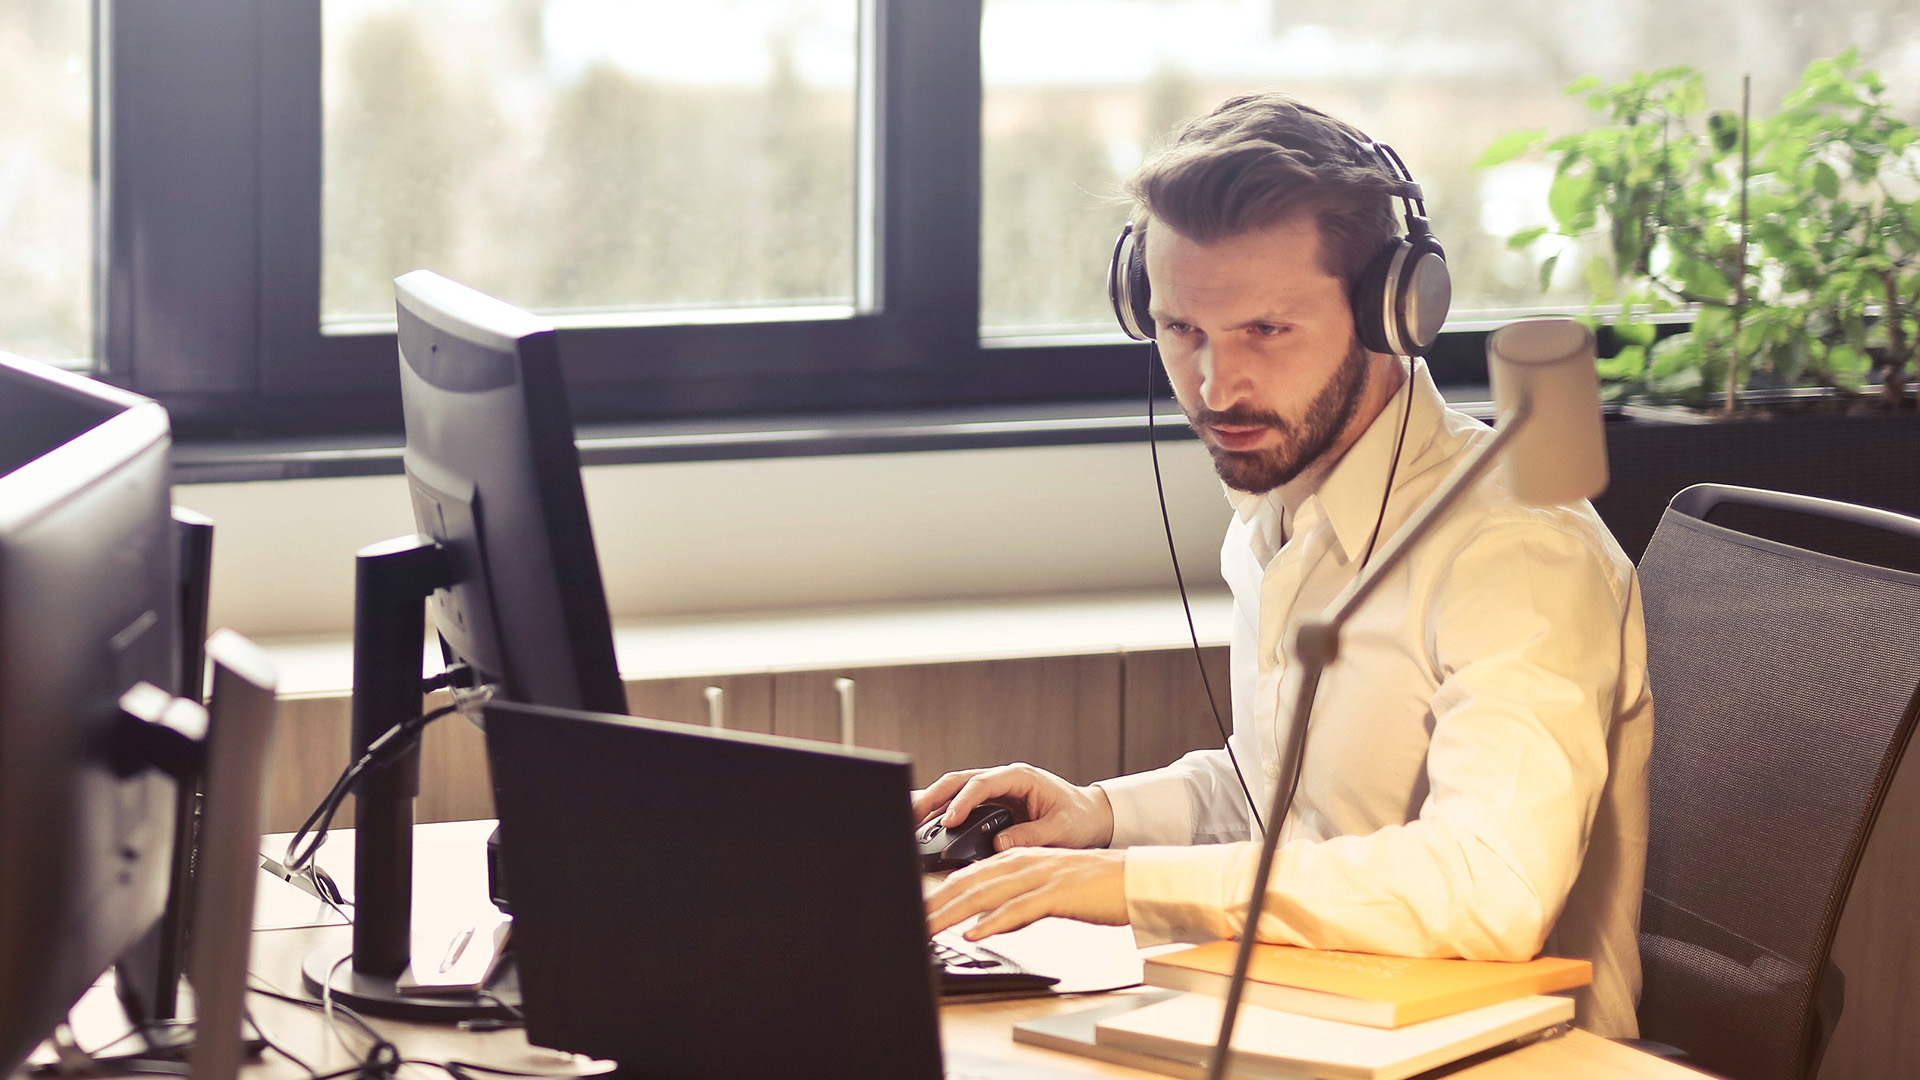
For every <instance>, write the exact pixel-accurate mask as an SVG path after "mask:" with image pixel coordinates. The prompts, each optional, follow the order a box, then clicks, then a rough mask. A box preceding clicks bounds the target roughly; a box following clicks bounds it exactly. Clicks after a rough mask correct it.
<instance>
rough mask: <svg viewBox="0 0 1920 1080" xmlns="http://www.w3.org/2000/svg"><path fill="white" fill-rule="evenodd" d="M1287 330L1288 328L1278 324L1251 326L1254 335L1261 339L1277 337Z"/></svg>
mask: <svg viewBox="0 0 1920 1080" xmlns="http://www.w3.org/2000/svg"><path fill="white" fill-rule="evenodd" d="M1288 329H1289V328H1288V327H1286V326H1282V325H1281V324H1279V323H1255V324H1254V326H1253V331H1254V333H1256V334H1259V335H1260V336H1261V337H1279V336H1280V335H1281V334H1284V333H1286V332H1287V330H1288Z"/></svg>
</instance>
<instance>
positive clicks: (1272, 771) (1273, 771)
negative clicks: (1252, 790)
mask: <svg viewBox="0 0 1920 1080" xmlns="http://www.w3.org/2000/svg"><path fill="white" fill-rule="evenodd" d="M1266 772H1267V779H1269V780H1278V779H1280V763H1279V762H1277V761H1269V762H1267V770H1266Z"/></svg>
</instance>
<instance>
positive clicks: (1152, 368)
mask: <svg viewBox="0 0 1920 1080" xmlns="http://www.w3.org/2000/svg"><path fill="white" fill-rule="evenodd" d="M1159 370H1160V343H1159V342H1157V341H1149V342H1148V343H1147V453H1148V454H1149V455H1150V456H1151V457H1152V458H1153V491H1154V494H1155V495H1157V496H1159V499H1160V525H1161V527H1162V528H1164V529H1165V530H1166V533H1167V557H1168V558H1169V559H1171V560H1172V561H1173V582H1174V584H1175V585H1178V586H1179V587H1180V610H1181V611H1183V612H1185V613H1186V616H1187V636H1188V638H1189V639H1191V640H1192V642H1193V662H1194V666H1196V667H1198V668H1199V669H1200V685H1201V686H1203V687H1205V688H1206V691H1207V708H1208V709H1210V710H1212V712H1213V726H1214V727H1216V728H1219V729H1220V740H1221V745H1222V746H1223V747H1225V749H1226V751H1227V761H1228V763H1229V764H1231V765H1232V766H1233V778H1234V779H1235V780H1238V781H1240V794H1242V795H1244V796H1246V799H1247V812H1248V813H1250V814H1252V815H1253V823H1254V825H1255V826H1256V827H1257V828H1258V830H1259V831H1260V833H1261V834H1263V835H1264V834H1265V833H1266V831H1267V824H1266V822H1264V821H1262V820H1261V819H1260V808H1259V806H1257V805H1256V804H1255V803H1254V801H1253V791H1252V790H1251V789H1249V788H1248V787H1247V777H1246V774H1245V773H1242V772H1241V771H1240V759H1239V758H1238V757H1235V756H1234V753H1233V737H1232V736H1231V735H1229V734H1227V722H1226V721H1225V720H1223V719H1221V718H1220V704H1219V702H1217V701H1216V700H1215V699H1214V696H1213V680H1211V679H1209V678H1207V663H1206V658H1205V656H1204V654H1203V653H1202V652H1201V651H1200V632H1199V631H1198V630H1196V629H1194V626H1193V605H1192V604H1191V603H1189V602H1188V600H1187V582H1186V579H1185V578H1184V577H1182V576H1181V574H1180V552H1179V550H1178V548H1176V547H1175V546H1174V543H1173V519H1172V517H1171V516H1169V515H1168V513H1167V489H1166V485H1165V484H1163V483H1162V482H1161V480H1160V446H1159V444H1158V443H1157V442H1156V441H1155V439H1154V422H1153V391H1154V382H1155V376H1156V375H1157V374H1158V373H1159Z"/></svg>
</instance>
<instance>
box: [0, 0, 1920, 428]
mask: <svg viewBox="0 0 1920 1080" xmlns="http://www.w3.org/2000/svg"><path fill="white" fill-rule="evenodd" d="M83 6H84V5H83V4H81V3H80V0H66V3H65V5H64V7H63V6H62V5H61V4H59V3H56V2H55V0H38V2H36V3H32V4H25V5H21V4H15V5H11V6H9V8H8V12H9V13H8V14H6V15H4V16H0V23H4V24H5V26H7V27H8V28H9V29H8V30H7V31H6V32H7V33H9V34H14V35H15V37H13V38H8V39H7V40H8V41H13V40H17V39H18V34H19V33H20V31H18V30H17V29H14V28H15V27H18V26H25V27H30V28H37V29H34V30H33V31H32V33H39V34H41V35H42V36H41V37H37V38H32V40H34V41H42V40H44V41H48V42H54V41H57V40H68V39H64V38H59V36H58V35H57V34H55V35H54V36H51V37H48V36H46V34H47V33H50V31H45V29H44V27H45V25H52V23H48V22H47V20H49V19H52V18H53V16H51V15H48V14H47V13H48V12H51V11H54V10H56V9H59V10H65V9H66V8H73V9H75V10H78V9H79V8H81V7H83ZM16 9H17V10H16ZM110 10H111V12H112V19H111V23H110V25H109V26H108V27H107V28H106V31H105V35H104V40H103V53H102V55H103V72H102V74H103V76H104V79H105V82H104V86H105V92H104V97H103V104H104V108H103V110H102V113H101V115H102V117H103V119H104V120H105V122H106V128H105V130H104V131H103V132H102V135H103V138H104V140H105V144H106V146H107V153H106V154H105V156H104V160H105V161H106V162H107V163H108V168H107V171H106V174H105V175H104V177H103V181H104V184H105V187H106V190H107V196H108V197H107V199H106V202H105V217H104V219H103V220H104V221H105V222H106V230H105V236H104V244H103V245H102V250H103V251H104V259H105V262H104V273H103V274H102V278H101V280H102V281H103V282H104V290H103V298H102V305H101V311H102V312H103V316H104V317H103V320H102V322H101V325H100V326H99V327H98V328H97V329H96V330H95V331H93V333H95V334H97V336H98V337H99V338H100V339H101V340H102V341H103V342H104V350H103V352H102V355H101V357H100V360H99V363H100V365H101V369H102V371H103V372H104V373H105V374H106V375H108V376H109V377H111V378H114V379H117V380H119V381H121V382H124V383H126V384H128V385H131V386H133V387H134V388H136V389H139V390H141V391H142V392H145V393H148V394H151V395H154V396H156V397H159V398H160V399H161V400H162V401H164V402H165V403H167V404H168V405H169V407H170V408H171V409H172V410H173V413H174V416H175V419H176V424H177V426H179V427H180V428H181V429H182V430H184V431H186V432H188V433H189V434H194V433H199V432H206V433H219V434H258V435H271V434H299V433H303V432H318V433H328V434H338V433H342V432H352V431H381V432H390V431H394V430H397V428H398V415H399V410H398V401H397V388H396V383H397V380H396V378H395V373H394V366H395V364H394V348H393V339H392V334H391V330H390V328H389V327H388V326H387V325H386V320H387V319H388V318H390V316H389V315H388V311H389V308H390V304H389V301H388V299H387V291H386V290H387V286H386V285H385V284H383V282H385V281H386V280H389V279H390V278H391V276H392V275H393V274H395V273H398V272H400V271H402V270H406V269H411V268H412V267H413V266H415V265H419V264H426V265H432V266H435V267H436V268H437V269H442V270H443V271H445V272H447V273H449V274H451V275H452V276H455V277H457V278H461V279H463V280H466V281H469V282H471V283H472V284H475V285H477V286H479V287H481V288H484V289H488V290H490V291H493V292H496V293H498V294H500V295H502V296H504V297H505V298H507V299H509V300H512V301H514V302H517V303H520V304H523V305H526V306H531V307H534V308H536V309H541V310H545V311H550V312H553V313H556V316H557V318H558V320H559V322H560V325H561V326H562V331H561V335H562V340H561V345H562V350H563V353H564V355H565V357H566V363H567V367H568V381H569V388H570V395H571V397H572V398H573V403H574V409H575V413H576V416H577V417H578V418H579V419H580V420H581V421H582V422H584V423H593V422H595V421H633V420H647V419H671V420H676V421H687V422H695V423H711V422H713V421H714V418H719V417H739V416H750V415H762V416H764V415H771V414H822V413H837V414H849V413H871V412H877V411H882V410H916V409H949V408H954V407H967V406H1010V407H1017V408H1019V409H1023V410H1032V409H1034V408H1037V407H1041V406H1048V407H1052V406H1053V405H1058V404H1060V403H1076V404H1078V405H1085V404H1087V403H1099V402H1121V403H1128V402H1131V401H1133V400H1135V399H1137V397H1138V395H1139V394H1140V393H1141V392H1142V390H1143V389H1144V385H1143V384H1144V368H1145V362H1146V358H1145V356H1144V352H1143V350H1141V349H1140V348H1138V347H1137V346H1133V345H1129V344H1127V343H1125V342H1124V341H1123V340H1122V339H1121V338H1120V336H1119V334H1118V332H1117V331H1116V330H1115V329H1114V328H1112V327H1111V326H1110V325H1109V322H1110V320H1109V316H1108V312H1107V309H1106V299H1105V296H1104V290H1103V281H1102V276H1103V274H1104V272H1105V269H1106V262H1107V259H1108V255H1109V253H1110V251H1111V241H1112V237H1113V235H1114V232H1115V231H1116V229H1117V226H1118V225H1119V223H1120V222H1121V220H1122V219H1123V218H1124V215H1125V210H1124V208H1123V207H1121V206H1120V205H1118V204H1117V202H1116V201H1115V200H1114V196H1115V195H1116V191H1115V188H1116V187H1117V184H1118V181H1119V178H1120V177H1122V176H1124V175H1125V174H1126V172H1127V171H1128V170H1130V169H1131V168H1132V167H1133V165H1134V164H1135V163H1137V162H1138V161H1139V160H1140V157H1141V155H1143V154H1144V153H1145V152H1147V150H1149V149H1150V148H1151V147H1152V145H1153V144H1154V143H1155V142H1156V141H1157V140H1158V139H1160V138H1161V137H1163V135H1164V133H1165V131H1166V130H1167V129H1168V128H1169V127H1170V126H1171V125H1172V124H1173V122H1174V121H1176V120H1177V119H1179V118H1181V117H1184V116H1187V115H1191V114H1193V113H1195V112H1198V111H1201V110H1204V109H1206V108H1208V107H1209V106H1211V105H1212V104H1214V103H1215V102H1217V101H1218V100H1220V99H1221V98H1222V97H1224V96H1226V95H1227V94H1229V93H1233V92H1236V91H1239V90H1244V89H1251V88H1256V87H1273V88H1278V89H1283V90H1288V91H1290V92H1293V93H1295V94H1297V95H1298V96H1300V97H1301V98H1303V99H1306V100H1309V101H1312V102H1314V103H1316V104H1320V105H1323V106H1325V107H1327V108H1328V109H1329V110H1331V111H1333V112H1335V113H1337V114H1339V115H1342V116H1344V117H1346V118H1348V119H1350V120H1352V121H1354V122H1355V123H1357V124H1358V125H1360V126H1361V127H1363V128H1365V129H1366V130H1368V131H1369V132H1371V133H1373V134H1374V135H1376V136H1377V137H1378V138H1380V139H1382V140H1383V141H1386V142H1389V143H1392V144H1394V145H1395V146H1396V147H1397V148H1398V149H1399V150H1401V152H1402V153H1403V154H1404V155H1405V156H1406V157H1407V158H1408V160H1409V162H1410V164H1411V165H1412V168H1413V172H1414V174H1415V177H1416V178H1417V179H1418V180H1419V181H1420V182H1421V183H1422V184H1423V186H1424V187H1425V189H1426V192H1427V196H1428V203H1429V207H1430V210H1431V211H1432V216H1433V218H1434V220H1435V224H1436V229H1437V231H1438V232H1439V234H1440V235H1441V237H1442V238H1443V240H1444V242H1445V243H1446V245H1447V248H1448V251H1449V255H1450V257H1451V260H1452V262H1453V266H1454V269H1455V273H1456V278H1457V281H1458V285H1457V302H1456V308H1457V309H1459V310H1460V311H1461V312H1462V313H1463V314H1465V315H1467V316H1468V317H1470V316H1471V313H1472V312H1473V311H1475V310H1483V311H1484V310H1498V309H1511V308H1514V307H1522V308H1540V307H1549V306H1550V307H1557V308H1560V309H1563V310H1564V309H1565V308H1568V307H1578V306H1582V305H1583V303H1584V302H1583V301H1582V300H1581V298H1580V295H1579V293H1578V291H1577V290H1578V282H1576V281H1564V280H1559V279H1556V280H1555V282H1554V291H1553V292H1552V293H1550V294H1549V295H1548V296H1547V297H1546V298H1544V299H1543V298H1541V297H1540V294H1539V292H1538V290H1537V286H1536V284H1535V282H1534V280H1533V272H1532V267H1533V260H1530V259H1528V258H1527V257H1526V256H1525V255H1524V254H1522V253H1514V252H1509V251H1507V250H1506V249H1505V245H1504V243H1503V242H1502V240H1503V237H1504V236H1505V235H1506V234H1507V233H1509V232H1511V231H1512V230H1513V229H1515V228H1516V227H1520V226H1523V225H1525V224H1526V223H1528V222H1530V221H1535V220H1539V219H1540V218H1541V217H1542V216H1543V215H1544V213H1545V211H1544V207H1543V200H1544V193H1545V188H1546V184H1547V180H1548V179H1549V178H1548V177H1547V176H1546V175H1545V174H1544V172H1543V169H1542V167H1541V166H1540V165H1538V164H1537V163H1529V162H1526V161H1520V162H1514V163H1510V164H1509V165H1507V166H1503V167H1501V168H1499V169H1493V170H1482V171H1474V170H1472V169H1471V168H1470V166H1471V165H1472V163H1473V161H1474V160H1475V159H1476V158H1477V157H1478V156H1479V154H1480V152H1481V151H1482V150H1483V149H1484V148H1485V147H1486V145H1487V144H1488V143H1489V142H1490V141H1491V140H1492V138H1493V136H1494V135H1495V134H1497V133H1500V132H1504V131H1508V130H1512V129H1514V128H1519V127H1525V126H1546V127H1548V128H1551V129H1554V130H1570V129H1571V128H1573V127H1574V126H1576V125H1578V124H1581V123H1584V122H1586V121H1587V119H1588V117H1587V115H1586V113H1585V111H1584V108H1583V104H1582V102H1580V101H1579V100H1577V99H1573V98H1568V97H1567V96H1565V95H1564V94H1562V93H1561V87H1563V86H1564V85H1565V84H1566V83H1568V82H1571V81H1572V80H1573V79H1574V78H1576V77H1578V76H1581V75H1585V74H1589V73H1591V74H1598V75H1600V76H1601V77H1603V78H1609V79H1617V78H1621V77H1623V76H1625V75H1626V74H1628V73H1629V72H1632V71H1637V70H1644V69H1647V68H1651V67H1655V66H1660V65H1666V64H1679V63H1688V64H1694V65H1697V66H1701V67H1703V68H1706V69H1707V70H1708V71H1709V73H1710V93H1711V94H1713V95H1716V97H1717V100H1719V101H1731V100H1732V99H1731V95H1732V93H1733V90H1732V88H1733V87H1735V86H1737V85H1738V81H1739V77H1740V75H1741V74H1742V73H1745V72H1749V71H1750V72H1751V73H1752V74H1753V76H1754V80H1755V100H1756V103H1764V102H1766V101H1768V100H1769V96H1770V95H1771V96H1772V97H1774V98H1777V96H1778V94H1779V93H1780V92H1781V90H1782V89H1784V88H1785V87H1786V86H1787V85H1789V84H1790V83H1791V82H1792V81H1793V79H1794V78H1795V77H1796V76H1797V74H1798V72H1799V71H1800V70H1801V69H1802V68H1803V67H1804V66H1805V64H1806V62H1807V61H1808V60H1809V59H1811V58H1814V57H1817V56H1826V55H1831V54H1833V53H1835V52H1838V51H1839V50H1840V49H1842V48H1844V47H1847V46H1849V45H1853V46H1858V47H1860V48H1861V50H1862V54H1863V57H1864V60H1865V62H1866V63H1867V65H1869V66H1872V67H1876V68H1877V69H1879V70H1880V71H1881V72H1882V73H1883V74H1884V75H1886V76H1887V78H1888V80H1889V81H1890V82H1891V83H1892V84H1893V86H1894V87H1895V88H1896V96H1897V97H1899V98H1900V100H1902V101H1904V102H1905V103H1906V105H1907V107H1908V108H1910V109H1913V108H1920V59H1917V58H1920V12H1916V11H1915V10H1913V9H1912V5H1911V3H1909V2H1906V0H1817V2H1812V3H1804V4H1793V5H1780V4H1768V5H1755V4H1751V3H1746V2H1743V0H1687V2H1682V3H1669V4H1655V3H1652V2H1651V0H1605V2H1602V0H1548V2H1545V3H1533V4H1525V3H1516V2H1514V0H1427V2H1426V3H1422V4H1417V5H1407V4H1402V3H1394V2H1388V0H714V2H712V3H699V4H688V3H684V2H682V3H670V2H666V0H646V2H641V0H324V2H323V0H304V2H299V3H269V2H267V0H225V2H221V3H215V2H212V0H180V2H170V3H163V4H118V5H111V6H110ZM54 21H55V22H57V21H58V20H54ZM43 24H44V25H43ZM63 25H64V24H63ZM77 32H78V31H75V33H77ZM62 33H66V31H62ZM29 37H31V34H30V35H29ZM52 48H53V52H52V53H50V54H48V55H54V56H72V55H84V54H83V53H76V52H75V49H74V47H73V46H70V45H56V46H52ZM61 49H65V50H66V52H60V50H61ZM46 63H52V64H53V65H54V66H55V67H60V65H62V64H65V63H66V61H65V60H53V61H46ZM83 66H84V65H83ZM66 70H67V69H66V68H64V67H61V68H60V71H61V72H64V71H66ZM36 71H38V72H39V74H37V75H36V76H34V81H35V84H36V85H40V84H41V83H44V82H45V81H46V80H47V79H49V78H52V79H55V81H56V82H57V81H58V78H60V77H64V76H62V75H60V74H59V73H58V72H56V73H54V74H48V72H50V71H52V69H51V68H46V67H42V68H38V69H36ZM15 77H19V78H25V76H20V75H19V74H18V73H17V72H16V71H14V70H11V69H9V70H8V71H7V73H6V74H5V75H0V78H15ZM81 81H83V82H84V75H83V76H82V80H81ZM61 85H65V84H61ZM75 100H79V99H78V98H76V99H75ZM68 111H69V112H71V111H72V110H71V108H69V109H68ZM7 122H8V123H20V122H22V121H21V120H20V118H18V117H16V118H15V119H12V120H9V121H7ZM36 122H37V121H36ZM34 138H39V136H34ZM36 145H38V144H36ZM9 160H11V159H9ZM10 167H11V166H10ZM13 175H14V173H11V172H4V171H0V181H3V180H5V179H6V178H7V177H11V176H13ZM12 190H13V189H11V188H8V187H6V186H5V183H0V207H5V206H8V205H10V204H7V203H5V202H4V200H5V199H7V198H9V197H11V196H10V195H9V193H10V192H11V191H12ZM15 220H19V219H17V218H14V219H8V221H9V222H11V221H15ZM5 227H13V225H11V224H9V225H7V226H5ZM36 228H38V226H37V225H36ZM45 231H47V232H48V233H52V232H55V231H58V232H59V235H60V236H61V237H62V238H65V239H66V240H71V238H72V237H73V236H76V235H78V236H84V235H85V232H84V229H66V230H53V229H47V230H45ZM36 258H37V256H36ZM1578 262H1579V260H1577V259H1562V260H1561V264H1562V265H1564V266H1568V267H1573V266H1575V265H1577V264H1578ZM9 272H10V273H13V272H18V271H17V270H16V269H10V270H9ZM62 273H66V274H68V275H69V276H71V275H72V274H73V273H75V271H72V270H67V271H62ZM79 273H80V275H81V277H82V278H85V276H86V271H85V270H84V269H82V270H81V271H79ZM56 292H57V296H58V298H59V303H51V304H43V305H34V306H33V307H32V309H31V310H30V311H29V309H28V308H27V307H26V306H24V305H23V306H21V308H20V310H21V311H28V315H26V316H17V315H12V314H4V313H0V319H4V320H7V322H6V325H7V326H12V325H14V320H16V319H18V318H26V317H31V318H38V319H43V320H52V321H54V322H58V321H59V320H61V319H64V320H65V323H64V324H63V325H66V326H67V327H68V329H67V330H64V331H57V332H60V333H66V334H68V340H77V341H80V342H81V343H82V344H81V345H80V346H78V348H80V349H81V351H82V353H84V343H85V341H86V340H87V339H88V337H89V330H88V328H87V320H86V319H85V312H86V310H87V309H86V306H85V304H86V302H85V300H84V299H80V300H73V301H72V303H71V304H68V301H69V300H70V299H71V298H74V297H81V298H84V296H85V295H86V292H87V290H86V287H85V283H84V281H81V282H80V283H79V284H77V285H73V286H68V285H61V286H58V287H57V289H56ZM0 302H4V301H0ZM62 305H67V306H66V310H68V311H69V312H73V313H74V314H72V315H71V316H69V315H61V314H59V312H58V311H57V310H55V309H58V308H61V307H62ZM4 310H5V309H0V312H4ZM1463 321H1464V320H1463ZM35 332H38V331H35ZM49 332H56V331H49ZM43 340H44V341H45V342H47V343H46V344H32V343H31V339H26V338H22V339H20V340H19V342H18V343H17V344H14V345H13V346H12V347H15V348H19V349H22V350H23V351H27V352H31V353H39V354H43V355H44V354H45V353H46V352H48V351H50V350H51V351H60V350H62V349H71V348H75V347H74V346H62V345H58V344H55V343H53V342H54V340H55V339H53V338H46V339H43ZM1478 353H1479V346H1478V344H1477V341H1476V339H1475V338H1474V337H1473V336H1472V335H1471V334H1470V333H1452V334H1448V335H1443V343H1442V346H1441V347H1440V348H1439V349H1438V350H1437V352H1436V355H1435V357H1434V358H1433V360H1434V366H1435V370H1436V372H1437V373H1438V374H1440V375H1441V377H1442V379H1443V381H1444V380H1445V379H1447V378H1455V379H1459V380H1461V381H1476V380H1477V377H1478V373H1479V371H1480V367H1479V364H1480V361H1479V358H1478ZM1108 407H1125V408H1133V406H1131V405H1121V406H1108Z"/></svg>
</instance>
